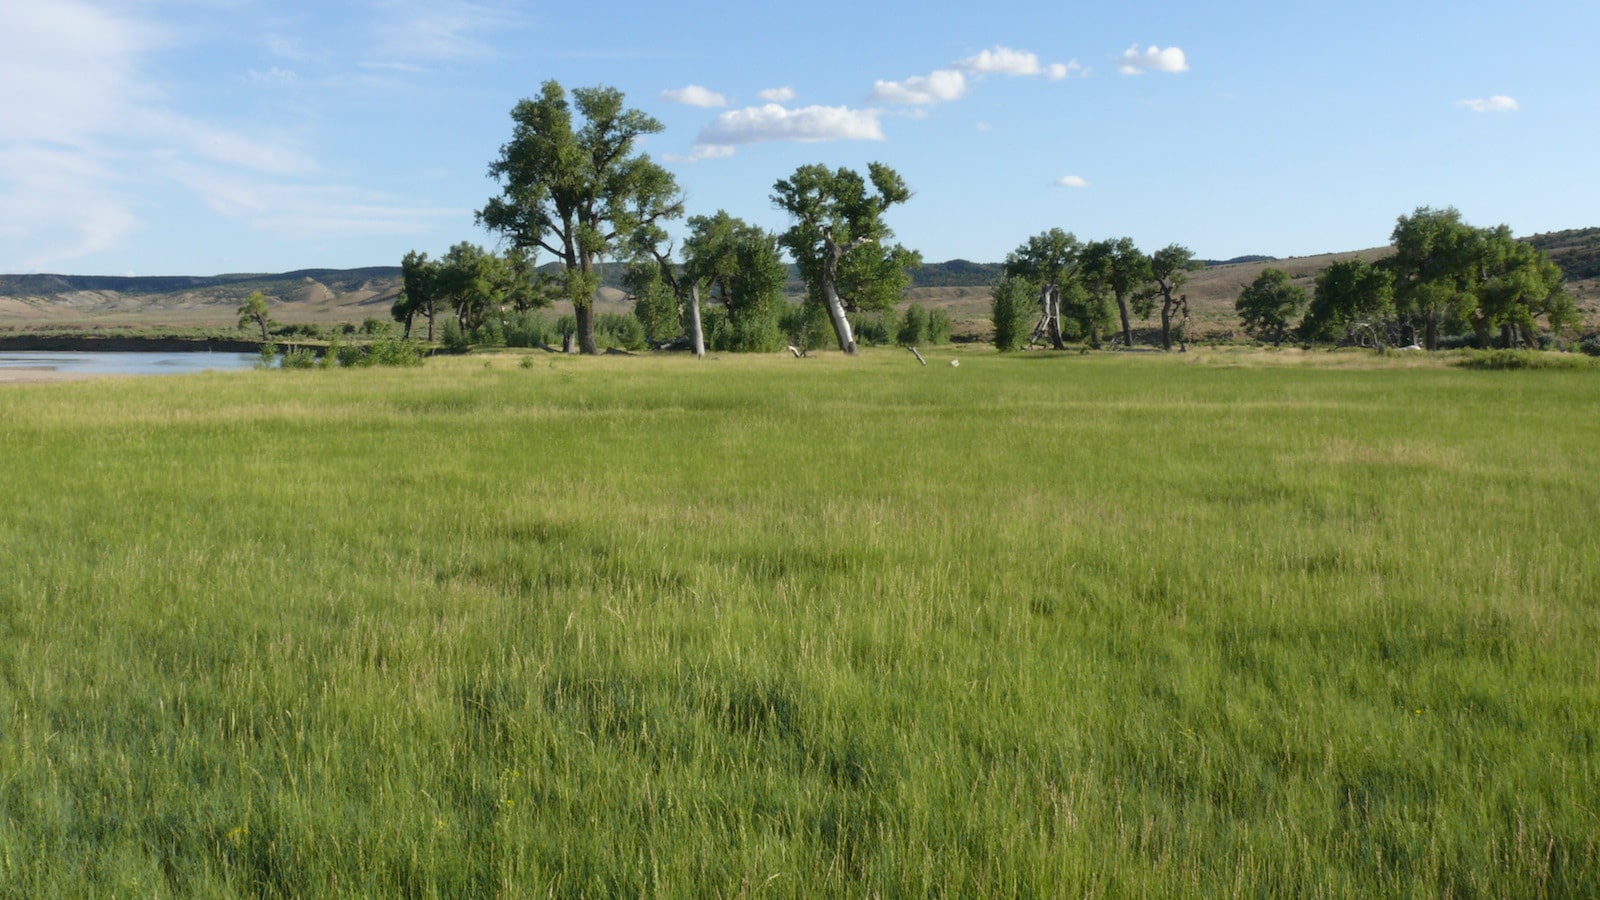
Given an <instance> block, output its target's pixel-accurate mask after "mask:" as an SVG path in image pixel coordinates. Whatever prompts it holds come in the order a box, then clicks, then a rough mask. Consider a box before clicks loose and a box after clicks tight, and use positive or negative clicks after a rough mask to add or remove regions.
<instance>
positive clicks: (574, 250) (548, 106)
mask: <svg viewBox="0 0 1600 900" xmlns="http://www.w3.org/2000/svg"><path fill="white" fill-rule="evenodd" d="M574 107H576V112H577V118H578V119H579V120H580V121H578V122H575V121H574V115H573V112H574ZM511 118H512V121H513V123H514V125H513V129H512V136H511V140H510V141H509V142H508V143H507V144H506V145H505V146H503V147H501V148H500V156H499V158H498V159H496V160H495V161H494V162H493V163H491V164H490V165H489V175H490V176H491V177H492V178H494V179H495V180H496V181H498V182H499V183H500V186H501V193H500V196H498V197H494V198H492V199H491V200H490V201H489V202H488V204H487V205H485V206H484V208H483V209H481V210H479V211H478V222H479V224H481V225H483V226H485V227H487V228H489V229H491V230H494V231H498V232H500V233H501V234H503V235H505V236H506V237H507V238H508V239H509V240H510V241H511V243H512V244H513V245H515V246H516V247H519V248H523V249H529V250H531V249H534V248H543V249H545V250H547V251H549V252H550V253H552V254H554V255H555V257H556V259H558V260H560V262H561V263H562V265H563V267H564V271H563V275H562V280H561V284H560V293H561V295H562V296H563V297H564V298H565V299H567V300H569V301H571V303H572V307H573V312H574V317H575V318H576V320H577V337H578V348H579V350H580V351H581V352H583V353H598V352H599V346H598V344H597V343H596V341H595V316H594V297H595V292H596V291H597V290H598V289H599V286H600V278H599V273H598V270H597V268H596V266H597V263H598V262H599V261H600V260H601V259H602V258H605V257H608V256H611V255H614V254H615V253H617V251H618V250H619V249H620V248H622V247H624V246H627V245H628V244H629V242H630V241H631V240H632V239H633V237H634V234H635V233H636V232H637V231H639V230H640V229H650V228H654V227H659V224H660V223H661V222H662V221H664V220H666V219H671V218H675V217H677V216H679V215H681V214H682V211H683V205H682V202H681V200H680V198H679V193H678V187H677V183H676V182H675V181H674V180H673V178H672V175H671V173H669V172H668V171H667V170H666V169H663V168H662V167H661V166H659V165H657V164H656V163H655V162H653V161H652V160H651V159H650V157H649V156H648V155H645V154H643V153H638V152H635V143H636V142H637V141H638V139H639V138H640V137H641V136H644V135H649V134H655V133H657V132H659V131H661V130H662V125H661V123H660V122H658V121H656V120H655V119H654V118H651V117H650V116H648V115H646V114H644V113H643V112H640V111H639V110H635V109H627V108H625V107H624V105H623V97H622V92H620V91H618V90H616V89H615V88H610V87H591V88H577V89H574V90H573V92H572V102H571V103H570V104H569V102H568V100H567V92H566V90H564V89H563V88H562V87H561V85H560V84H558V83H557V82H555V81H547V82H545V83H544V85H543V87H542V88H541V90H540V93H539V96H538V97H536V98H533V99H526V100H523V101H521V102H519V103H518V104H517V105H516V107H515V108H514V109H512V111H511Z"/></svg>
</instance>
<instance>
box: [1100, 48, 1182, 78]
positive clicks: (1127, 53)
mask: <svg viewBox="0 0 1600 900" xmlns="http://www.w3.org/2000/svg"><path fill="white" fill-rule="evenodd" d="M1117 71H1118V72H1121V73H1122V74H1124V75H1143V74H1144V73H1146V72H1169V73H1173V74H1176V73H1179V72H1187V71H1189V60H1188V58H1187V57H1185V56H1184V54H1183V50H1181V49H1179V48H1177V47H1168V48H1166V49H1165V50H1163V49H1162V48H1160V47H1157V46H1155V45H1153V44H1152V45H1151V46H1150V47H1147V48H1145V49H1144V50H1140V49H1139V45H1138V44H1134V45H1133V46H1132V47H1129V48H1128V49H1127V50H1124V51H1123V52H1122V55H1121V56H1119V57H1117Z"/></svg>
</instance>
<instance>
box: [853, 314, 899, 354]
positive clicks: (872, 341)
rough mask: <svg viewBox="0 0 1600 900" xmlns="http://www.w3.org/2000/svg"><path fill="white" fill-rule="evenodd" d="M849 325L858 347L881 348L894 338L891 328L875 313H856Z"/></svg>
mask: <svg viewBox="0 0 1600 900" xmlns="http://www.w3.org/2000/svg"><path fill="white" fill-rule="evenodd" d="M850 325H851V329H852V330H853V331H854V332H855V333H856V346H858V347H882V346H883V345H884V344H887V343H889V342H890V341H891V340H893V338H894V334H893V332H894V329H893V327H892V326H891V325H890V323H889V322H888V321H885V319H884V317H883V316H881V315H879V314H877V313H857V314H856V316H855V318H853V319H852V320H851V321H850Z"/></svg>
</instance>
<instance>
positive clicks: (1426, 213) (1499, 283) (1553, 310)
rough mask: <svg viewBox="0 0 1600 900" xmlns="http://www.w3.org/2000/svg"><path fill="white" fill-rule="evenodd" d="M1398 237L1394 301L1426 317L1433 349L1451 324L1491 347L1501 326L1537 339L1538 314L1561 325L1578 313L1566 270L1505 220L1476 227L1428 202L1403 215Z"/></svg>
mask: <svg viewBox="0 0 1600 900" xmlns="http://www.w3.org/2000/svg"><path fill="white" fill-rule="evenodd" d="M1391 238H1392V240H1393V242H1394V247H1395V252H1394V256H1392V257H1390V258H1389V259H1388V260H1386V261H1385V263H1386V264H1387V265H1388V266H1389V268H1390V269H1391V270H1392V271H1393V272H1394V281H1395V285H1394V291H1395V304H1396V306H1397V307H1398V308H1399V310H1400V312H1401V313H1402V314H1407V315H1410V316H1412V317H1414V318H1416V319H1419V320H1421V322H1422V324H1423V345H1424V346H1425V347H1427V348H1428V349H1429V350H1434V349H1437V348H1438V345H1439V334H1440V330H1441V328H1443V327H1444V326H1446V325H1447V324H1451V323H1454V324H1456V325H1461V324H1463V323H1464V324H1466V325H1469V326H1470V327H1471V328H1472V330H1473V332H1474V333H1475V335H1476V336H1477V339H1478V342H1479V344H1480V345H1481V346H1484V347H1487V346H1489V343H1490V340H1491V333H1492V331H1493V329H1495V328H1504V329H1505V330H1506V332H1507V334H1506V337H1507V338H1508V340H1509V338H1510V337H1511V332H1516V333H1519V334H1520V335H1521V336H1522V339H1523V340H1525V341H1527V342H1529V343H1532V342H1533V341H1534V339H1535V337H1536V336H1535V335H1534V334H1533V326H1534V324H1535V322H1536V320H1537V318H1538V317H1539V316H1541V315H1542V316H1544V317H1545V318H1546V320H1547V321H1548V322H1549V323H1550V327H1551V328H1552V329H1555V330H1560V329H1561V328H1562V327H1564V326H1565V325H1567V324H1569V323H1570V322H1571V321H1573V320H1575V318H1576V311H1575V309H1574V308H1573V306H1572V303H1571V300H1570V298H1567V297H1566V295H1565V293H1564V292H1563V291H1562V290H1561V283H1562V279H1561V271H1560V269H1559V268H1558V267H1556V266H1555V265H1554V264H1553V263H1551V262H1550V261H1549V260H1548V259H1546V258H1545V256H1544V254H1543V253H1541V252H1540V251H1538V250H1537V249H1535V248H1533V247H1531V246H1528V245H1525V244H1523V243H1522V242H1520V241H1518V240H1516V239H1515V238H1514V237H1512V236H1511V229H1510V228H1508V227H1507V226H1505V225H1499V226H1496V227H1494V228H1475V227H1473V226H1471V225H1468V224H1467V223H1466V222H1465V221H1463V220H1462V218H1461V213H1460V212H1459V211H1457V210H1456V209H1455V208H1454V207H1446V208H1445V209H1432V208H1430V207H1426V206H1424V207H1419V208H1418V209H1417V210H1416V211H1415V212H1413V213H1412V214H1411V215H1409V216H1401V217H1400V218H1399V219H1398V220H1397V221H1396V223H1395V228H1394V232H1393V234H1392V235H1391Z"/></svg>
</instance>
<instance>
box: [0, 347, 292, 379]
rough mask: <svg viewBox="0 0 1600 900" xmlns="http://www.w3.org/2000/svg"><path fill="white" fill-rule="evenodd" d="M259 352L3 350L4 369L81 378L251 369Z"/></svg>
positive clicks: (0, 354)
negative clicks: (41, 371) (54, 373)
mask: <svg viewBox="0 0 1600 900" xmlns="http://www.w3.org/2000/svg"><path fill="white" fill-rule="evenodd" d="M260 361H261V356H260V355H259V354H256V353H186V352H181V351H127V352H123V351H117V352H112V351H100V350H92V351H76V350H0V369H36V370H43V371H49V372H67V373H73V374H80V375H182V374H187V373H192V372H205V371H212V370H215V371H228V370H233V369H248V368H250V367H252V366H254V365H256V364H257V363H259V362H260Z"/></svg>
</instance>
